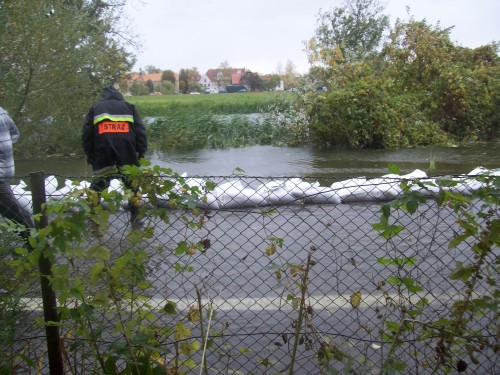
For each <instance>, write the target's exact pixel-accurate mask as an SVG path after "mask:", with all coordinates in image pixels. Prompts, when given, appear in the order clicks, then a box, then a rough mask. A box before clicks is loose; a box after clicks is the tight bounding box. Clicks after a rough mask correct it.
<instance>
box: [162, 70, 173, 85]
mask: <svg viewBox="0 0 500 375" xmlns="http://www.w3.org/2000/svg"><path fill="white" fill-rule="evenodd" d="M161 80H162V81H169V82H172V84H173V85H175V81H176V80H177V77H176V74H175V72H174V71H173V70H165V71H163V74H162V76H161Z"/></svg>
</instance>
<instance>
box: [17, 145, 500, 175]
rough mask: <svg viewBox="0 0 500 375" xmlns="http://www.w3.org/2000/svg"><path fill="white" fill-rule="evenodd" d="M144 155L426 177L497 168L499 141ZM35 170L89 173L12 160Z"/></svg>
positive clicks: (240, 169)
mask: <svg viewBox="0 0 500 375" xmlns="http://www.w3.org/2000/svg"><path fill="white" fill-rule="evenodd" d="M146 157H147V158H148V159H149V160H150V161H151V162H152V164H153V165H159V166H161V167H165V168H171V169H172V170H173V171H174V172H177V173H180V174H182V173H187V175H188V176H230V175H232V174H245V175H247V176H259V177H302V178H304V177H315V176H317V177H323V178H326V177H329V178H332V177H333V178H335V177H361V176H365V177H377V176H381V175H384V174H387V173H389V169H388V168H389V165H391V164H395V165H397V166H398V167H399V169H400V171H401V173H402V174H404V173H409V172H411V171H413V170H415V169H421V170H424V171H425V172H427V173H428V175H429V176H437V175H445V174H454V175H457V174H466V173H469V172H470V171H471V170H473V169H474V168H476V167H478V166H482V167H485V168H489V169H496V168H500V143H493V142H492V143H478V144H471V145H467V146H461V147H433V148H415V149H400V150H346V149H333V150H317V149H314V148H312V147H274V146H252V147H246V148H230V149H222V150H221V149H218V150H214V149H206V150H195V151H189V152H182V151H176V152H156V153H150V154H147V155H146ZM431 165H432V166H433V167H434V168H431ZM35 171H44V172H45V173H46V174H56V175H62V176H70V177H79V176H90V175H91V169H90V167H89V166H88V165H87V164H86V163H85V159H84V158H79V159H75V158H50V159H45V160H40V159H36V160H16V176H17V177H23V176H27V175H28V174H29V173H30V172H35Z"/></svg>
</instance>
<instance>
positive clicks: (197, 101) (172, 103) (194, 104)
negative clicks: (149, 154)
mask: <svg viewBox="0 0 500 375" xmlns="http://www.w3.org/2000/svg"><path fill="white" fill-rule="evenodd" d="M293 100H294V95H293V94H291V93H287V92H259V93H234V94H200V95H163V96H153V95H150V96H130V97H128V98H127V101H129V102H130V103H133V104H135V106H136V107H137V109H138V111H139V113H140V114H141V116H143V117H163V116H169V117H171V116H172V117H173V116H178V115H186V114H193V113H200V114H214V115H232V114H249V113H261V112H266V111H267V108H268V107H269V106H278V107H280V108H283V109H286V108H288V107H289V106H290V104H291V103H292V102H293Z"/></svg>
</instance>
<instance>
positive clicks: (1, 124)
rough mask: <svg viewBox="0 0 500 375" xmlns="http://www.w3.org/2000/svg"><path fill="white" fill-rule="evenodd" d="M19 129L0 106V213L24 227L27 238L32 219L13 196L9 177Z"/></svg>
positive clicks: (12, 170)
mask: <svg viewBox="0 0 500 375" xmlns="http://www.w3.org/2000/svg"><path fill="white" fill-rule="evenodd" d="M19 136H20V134H19V130H18V129H17V126H16V124H15V123H14V121H13V120H12V118H11V117H10V116H9V114H8V113H7V112H6V111H5V110H4V109H3V108H2V107H0V214H1V215H2V216H3V217H4V218H6V219H9V220H12V221H14V222H16V223H18V224H20V225H22V226H24V227H25V228H24V229H23V230H22V231H21V236H22V237H24V238H27V237H28V235H29V228H32V227H34V225H33V220H32V219H31V216H30V214H29V212H27V211H26V210H25V209H24V208H23V207H21V205H20V204H19V201H18V200H17V199H16V197H15V196H14V193H13V192H12V188H11V187H10V179H11V178H12V177H14V171H15V167H14V153H13V144H14V143H16V142H17V140H18V139H19Z"/></svg>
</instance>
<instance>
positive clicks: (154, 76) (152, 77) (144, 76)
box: [130, 73, 163, 82]
mask: <svg viewBox="0 0 500 375" xmlns="http://www.w3.org/2000/svg"><path fill="white" fill-rule="evenodd" d="M162 76H163V73H149V74H148V73H132V74H131V75H130V79H131V80H132V81H143V82H147V81H151V82H161V77H162Z"/></svg>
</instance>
